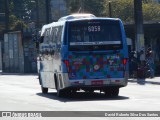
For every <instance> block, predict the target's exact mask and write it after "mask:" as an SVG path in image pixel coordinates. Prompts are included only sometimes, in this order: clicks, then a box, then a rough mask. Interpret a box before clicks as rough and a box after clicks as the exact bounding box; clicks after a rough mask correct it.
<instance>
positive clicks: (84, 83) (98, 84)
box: [61, 72, 128, 89]
mask: <svg viewBox="0 0 160 120" xmlns="http://www.w3.org/2000/svg"><path fill="white" fill-rule="evenodd" d="M61 82H62V84H61V85H62V86H61V89H64V88H68V87H69V88H70V87H71V88H72V87H74V88H76V87H77V88H103V87H110V86H113V87H125V86H126V85H127V83H128V73H127V72H126V74H125V77H124V78H107V79H78V80H69V78H68V74H63V77H62V81H61Z"/></svg>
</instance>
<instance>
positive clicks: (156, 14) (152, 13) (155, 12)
mask: <svg viewBox="0 0 160 120" xmlns="http://www.w3.org/2000/svg"><path fill="white" fill-rule="evenodd" d="M143 19H144V20H145V21H157V20H160V4H156V3H149V4H143Z"/></svg>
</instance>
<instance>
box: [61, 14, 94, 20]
mask: <svg viewBox="0 0 160 120" xmlns="http://www.w3.org/2000/svg"><path fill="white" fill-rule="evenodd" d="M95 17H96V16H95V15H93V14H89V13H78V14H72V15H68V16H64V17H61V18H60V19H59V20H58V21H66V20H73V19H81V18H95Z"/></svg>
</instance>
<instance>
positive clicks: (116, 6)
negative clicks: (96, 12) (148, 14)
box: [105, 0, 134, 21]
mask: <svg viewBox="0 0 160 120" xmlns="http://www.w3.org/2000/svg"><path fill="white" fill-rule="evenodd" d="M111 8H112V11H111V12H112V17H115V18H120V19H122V21H133V20H134V3H133V0H117V1H111ZM105 15H106V16H107V17H109V2H108V1H107V2H106V4H105Z"/></svg>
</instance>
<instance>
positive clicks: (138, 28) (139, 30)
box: [134, 0, 145, 61]
mask: <svg viewBox="0 0 160 120" xmlns="http://www.w3.org/2000/svg"><path fill="white" fill-rule="evenodd" d="M142 14H143V13H142V0H134V19H135V41H136V50H137V51H138V52H140V50H142V49H143V51H144V53H145V43H144V42H145V41H144V31H143V15H142ZM142 60H145V54H143V55H142V57H141V61H142Z"/></svg>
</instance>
